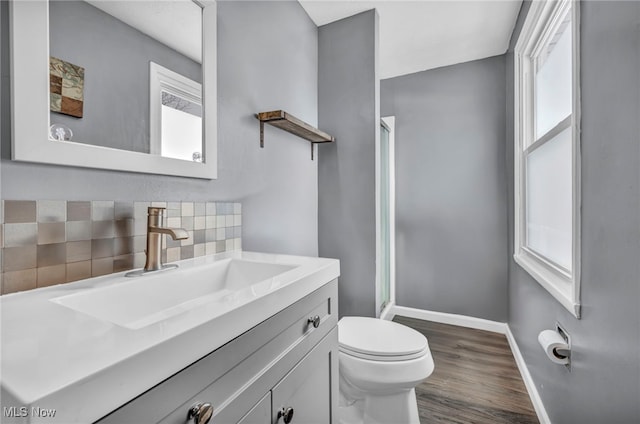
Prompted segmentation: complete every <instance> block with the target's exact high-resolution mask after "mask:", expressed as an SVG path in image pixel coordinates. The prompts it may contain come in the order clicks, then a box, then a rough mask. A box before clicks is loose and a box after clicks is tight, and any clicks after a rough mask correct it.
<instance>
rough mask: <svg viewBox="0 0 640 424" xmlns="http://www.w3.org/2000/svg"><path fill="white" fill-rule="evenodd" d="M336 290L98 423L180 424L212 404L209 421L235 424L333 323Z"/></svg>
mask: <svg viewBox="0 0 640 424" xmlns="http://www.w3.org/2000/svg"><path fill="white" fill-rule="evenodd" d="M337 291H338V289H337V280H334V281H332V282H330V283H328V284H326V285H324V286H322V287H321V288H319V289H318V290H316V291H314V292H313V293H311V294H309V295H308V296H306V297H304V298H303V299H301V300H299V301H298V302H296V303H294V304H292V305H291V306H289V307H288V308H286V309H284V310H282V311H281V312H279V313H277V314H276V315H274V316H272V317H271V318H269V319H267V320H266V321H264V322H262V323H260V324H258V325H257V326H255V327H254V328H252V329H251V330H249V331H247V332H246V333H244V334H242V335H240V336H239V337H237V338H235V339H234V340H232V341H230V342H229V343H227V344H226V345H224V346H222V347H221V348H219V349H217V350H216V351H214V352H212V353H210V354H209V355H207V356H205V357H204V358H202V359H200V360H199V361H197V362H195V363H193V364H192V365H190V366H188V367H187V368H185V369H184V370H182V371H180V372H179V373H177V374H175V375H173V376H171V377H170V378H168V379H167V380H165V381H163V382H162V383H160V384H158V385H157V386H155V387H153V388H152V389H150V390H149V391H147V392H146V393H144V394H142V395H140V396H139V397H138V398H136V399H134V400H132V401H131V402H129V403H127V404H126V405H124V406H122V407H121V408H119V409H117V410H116V411H114V412H113V413H111V414H110V415H108V416H106V417H104V418H103V419H102V420H100V421H99V422H100V424H113V423H132V422H135V423H140V424H143V423H158V422H162V423H166V424H184V422H185V419H186V416H187V411H188V410H189V408H190V406H191V405H192V404H194V403H196V402H209V403H211V404H212V405H213V407H214V415H213V421H212V422H214V423H237V422H238V421H239V420H240V419H241V418H242V417H243V416H244V415H245V414H246V413H247V411H249V410H250V409H251V408H252V407H253V406H254V405H256V404H257V403H258V401H259V400H260V399H261V398H262V397H263V396H264V395H265V393H267V392H268V391H269V390H270V389H271V388H272V387H273V386H274V385H275V384H276V383H277V382H278V381H279V380H280V379H281V378H282V376H284V375H285V373H287V372H288V371H289V370H290V369H291V368H293V366H294V365H295V364H296V363H297V362H298V361H300V360H301V359H302V358H303V357H304V356H305V354H306V353H307V352H309V351H310V350H311V349H312V347H313V346H315V345H316V344H317V343H318V342H319V341H320V340H322V338H323V337H324V336H325V335H326V334H328V333H329V332H330V331H331V330H332V329H333V328H334V327H335V326H336V325H337V322H338V316H337V306H338V303H337ZM315 316H318V317H319V318H320V321H319V325H318V327H317V328H314V326H313V324H311V323H309V321H308V320H309V318H310V317H315ZM184 348H185V349H188V348H189V347H188V346H185V347H184ZM132 378H135V376H132Z"/></svg>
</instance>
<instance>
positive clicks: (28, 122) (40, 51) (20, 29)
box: [9, 0, 217, 179]
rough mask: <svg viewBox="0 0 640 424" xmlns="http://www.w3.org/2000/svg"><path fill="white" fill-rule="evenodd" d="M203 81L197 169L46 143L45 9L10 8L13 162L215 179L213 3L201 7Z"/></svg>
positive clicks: (21, 4) (19, 4)
mask: <svg viewBox="0 0 640 424" xmlns="http://www.w3.org/2000/svg"><path fill="white" fill-rule="evenodd" d="M200 3H201V5H202V6H203V9H202V16H203V22H206V25H203V40H206V41H207V42H206V46H205V48H204V49H203V50H204V52H203V53H204V54H203V63H202V77H203V82H204V87H205V88H204V102H203V103H204V104H203V116H206V119H205V124H204V125H205V128H204V130H205V131H204V139H205V149H204V150H205V151H204V152H203V153H204V155H205V156H204V157H205V160H206V162H204V163H198V162H191V161H185V160H179V159H173V158H165V157H161V156H155V155H149V154H145V153H139V152H128V151H125V150H118V149H111V148H107V147H101V146H92V145H89V144H83V143H76V142H68V141H54V140H49V139H48V137H47V134H48V133H49V18H48V17H49V5H48V2H47V1H42V0H41V1H19V0H13V1H11V2H10V3H9V8H10V9H9V18H10V34H11V37H10V38H11V39H10V48H11V51H10V54H11V56H10V57H11V65H10V66H11V98H12V108H11V115H12V122H11V123H12V142H11V143H12V144H11V158H12V159H13V160H16V161H25V162H38V163H48V164H56V165H67V166H79V167H86V168H99V169H114V170H120V171H130V172H142V173H150V174H161V175H179V176H187V177H195V178H205V179H212V178H217V157H216V152H217V94H216V93H217V88H216V84H217V62H216V60H217V59H216V33H217V30H216V25H217V18H216V16H217V14H216V3H215V1H213V0H206V1H201V2H200Z"/></svg>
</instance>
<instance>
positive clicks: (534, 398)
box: [506, 325, 551, 424]
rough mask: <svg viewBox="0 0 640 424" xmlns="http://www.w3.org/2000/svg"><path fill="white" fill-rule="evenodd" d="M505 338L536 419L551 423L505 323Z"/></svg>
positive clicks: (544, 423)
mask: <svg viewBox="0 0 640 424" xmlns="http://www.w3.org/2000/svg"><path fill="white" fill-rule="evenodd" d="M506 336H507V340H508V341H509V346H510V347H511V352H512V353H513V357H514V358H515V360H516V365H518V369H519V370H520V375H521V376H522V381H524V385H525V386H526V388H527V392H529V398H531V403H532V404H533V408H534V409H535V410H536V415H537V416H538V420H539V421H540V424H551V420H550V419H549V415H547V410H546V409H545V407H544V404H543V403H542V398H541V397H540V394H539V393H538V388H537V387H536V384H535V383H534V382H533V378H531V374H530V373H529V368H527V364H526V363H525V362H524V357H523V356H522V353H521V352H520V348H519V347H518V343H517V342H516V339H515V337H513V333H512V332H511V329H510V328H509V326H508V325H507V333H506Z"/></svg>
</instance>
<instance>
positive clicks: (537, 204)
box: [514, 0, 580, 318]
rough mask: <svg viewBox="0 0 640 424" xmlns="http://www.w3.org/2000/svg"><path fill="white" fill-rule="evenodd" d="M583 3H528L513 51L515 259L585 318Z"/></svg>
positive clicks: (561, 0) (560, 300)
mask: <svg viewBox="0 0 640 424" xmlns="http://www.w3.org/2000/svg"><path fill="white" fill-rule="evenodd" d="M578 7H579V5H578V2H574V1H572V0H560V1H539V2H531V8H530V9H529V13H528V15H527V18H526V20H525V23H524V25H523V27H522V31H521V33H520V38H519V39H518V42H517V44H516V47H515V63H514V70H515V75H514V77H515V79H514V81H515V114H514V117H515V138H514V140H515V149H514V152H515V172H514V176H515V185H514V187H515V190H516V193H515V196H514V198H515V209H514V210H515V243H514V249H515V252H514V259H515V260H516V262H517V263H518V264H519V265H520V266H522V268H524V269H525V270H526V271H527V272H529V273H530V274H531V275H532V276H533V277H534V278H535V279H536V280H537V281H538V282H539V283H540V284H541V285H542V286H543V287H544V288H545V289H547V290H548V291H549V293H551V295H553V296H554V297H555V298H556V299H557V300H558V301H559V302H560V303H562V305H564V306H565V307H566V308H567V309H568V310H569V311H571V313H573V314H574V315H575V316H576V317H578V318H579V317H580V297H579V295H580V279H579V272H580V215H579V211H580V198H579V195H580V185H579V182H580V161H579V158H580V151H579V146H580V144H579V136H580V133H579V129H580V103H579V94H580V92H579V87H580V86H579V80H578V75H579V73H578V71H577V66H578V63H579V62H578V53H579V49H578V45H579V40H578V34H579V31H578V24H579V20H578V16H579V15H578Z"/></svg>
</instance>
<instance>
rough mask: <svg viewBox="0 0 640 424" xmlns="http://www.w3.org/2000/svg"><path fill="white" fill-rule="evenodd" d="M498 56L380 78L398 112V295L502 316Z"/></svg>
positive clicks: (384, 100) (444, 308)
mask: <svg viewBox="0 0 640 424" xmlns="http://www.w3.org/2000/svg"><path fill="white" fill-rule="evenodd" d="M504 64H505V59H504V56H497V57H492V58H488V59H483V60H478V61H474V62H468V63H463V64H458V65H453V66H447V67H444V68H438V69H433V70H428V71H424V72H418V73H415V74H411V75H406V76H401V77H396V78H391V79H386V80H383V81H382V89H381V111H382V116H389V115H395V117H396V131H395V142H396V164H395V165H396V249H397V250H396V261H397V262H396V267H397V271H396V279H397V281H396V303H397V304H398V305H400V306H408V307H412V308H418V309H426V310H431V311H438V312H447V313H454V314H462V315H468V316H473V317H478V318H485V319H490V320H496V321H501V322H505V321H506V320H507V224H506V223H507V205H506V202H507V200H506V182H505V179H506V176H505V173H506V170H505V163H504V155H505V152H504V143H505V133H504V126H505V109H504V104H505V85H504V78H505V71H504Z"/></svg>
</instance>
